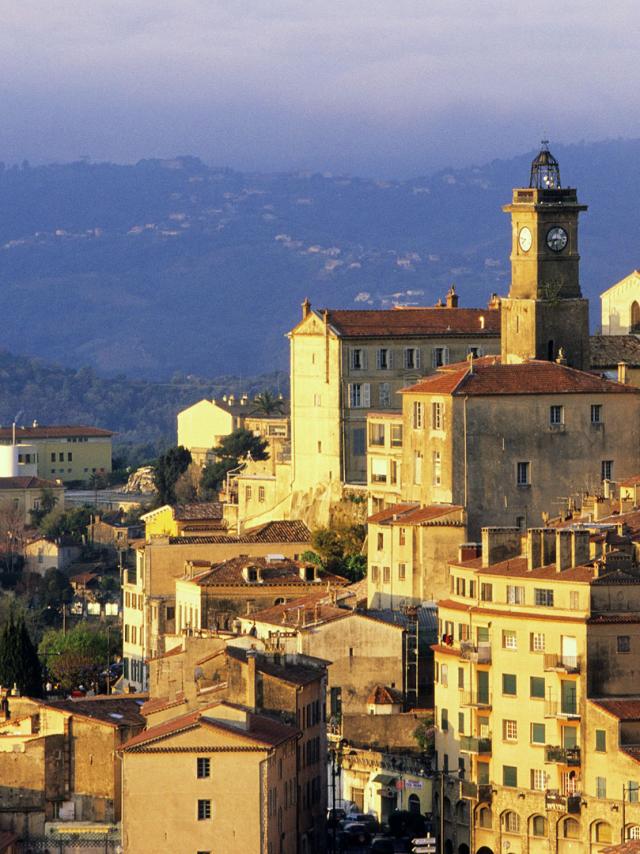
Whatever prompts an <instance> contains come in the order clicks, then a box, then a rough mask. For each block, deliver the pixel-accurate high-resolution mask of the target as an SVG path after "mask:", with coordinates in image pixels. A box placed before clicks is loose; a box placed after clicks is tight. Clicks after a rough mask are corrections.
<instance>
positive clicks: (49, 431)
mask: <svg viewBox="0 0 640 854" xmlns="http://www.w3.org/2000/svg"><path fill="white" fill-rule="evenodd" d="M76 436H82V437H84V436H86V437H87V438H96V437H105V438H107V437H109V436H113V432H112V431H111V430H103V429H102V428H101V427H86V426H84V425H82V424H63V425H55V426H50V427H48V426H45V425H42V426H39V427H17V428H16V439H17V441H18V442H21V441H22V440H23V439H66V438H68V437H71V438H73V437H76ZM12 437H13V428H12V427H0V440H2V439H11V438H12Z"/></svg>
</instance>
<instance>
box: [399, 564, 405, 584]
mask: <svg viewBox="0 0 640 854" xmlns="http://www.w3.org/2000/svg"><path fill="white" fill-rule="evenodd" d="M406 577H407V565H406V563H399V564H398V581H404V580H405V578H406Z"/></svg>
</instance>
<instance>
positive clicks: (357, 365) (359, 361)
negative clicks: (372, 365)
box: [351, 347, 367, 371]
mask: <svg viewBox="0 0 640 854" xmlns="http://www.w3.org/2000/svg"><path fill="white" fill-rule="evenodd" d="M366 355H367V354H366V353H365V351H364V350H363V349H362V348H361V347H354V349H353V350H352V351H351V367H352V368H353V370H354V371H363V370H364V369H365V368H366Z"/></svg>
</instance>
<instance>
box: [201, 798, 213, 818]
mask: <svg viewBox="0 0 640 854" xmlns="http://www.w3.org/2000/svg"><path fill="white" fill-rule="evenodd" d="M209 818H211V801H209V800H202V799H201V800H198V821H206V820H207V819H209Z"/></svg>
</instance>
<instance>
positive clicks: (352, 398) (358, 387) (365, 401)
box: [349, 383, 371, 409]
mask: <svg viewBox="0 0 640 854" xmlns="http://www.w3.org/2000/svg"><path fill="white" fill-rule="evenodd" d="M349 406H350V407H351V408H352V409H361V408H368V407H369V406H371V385H370V384H369V383H349Z"/></svg>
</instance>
